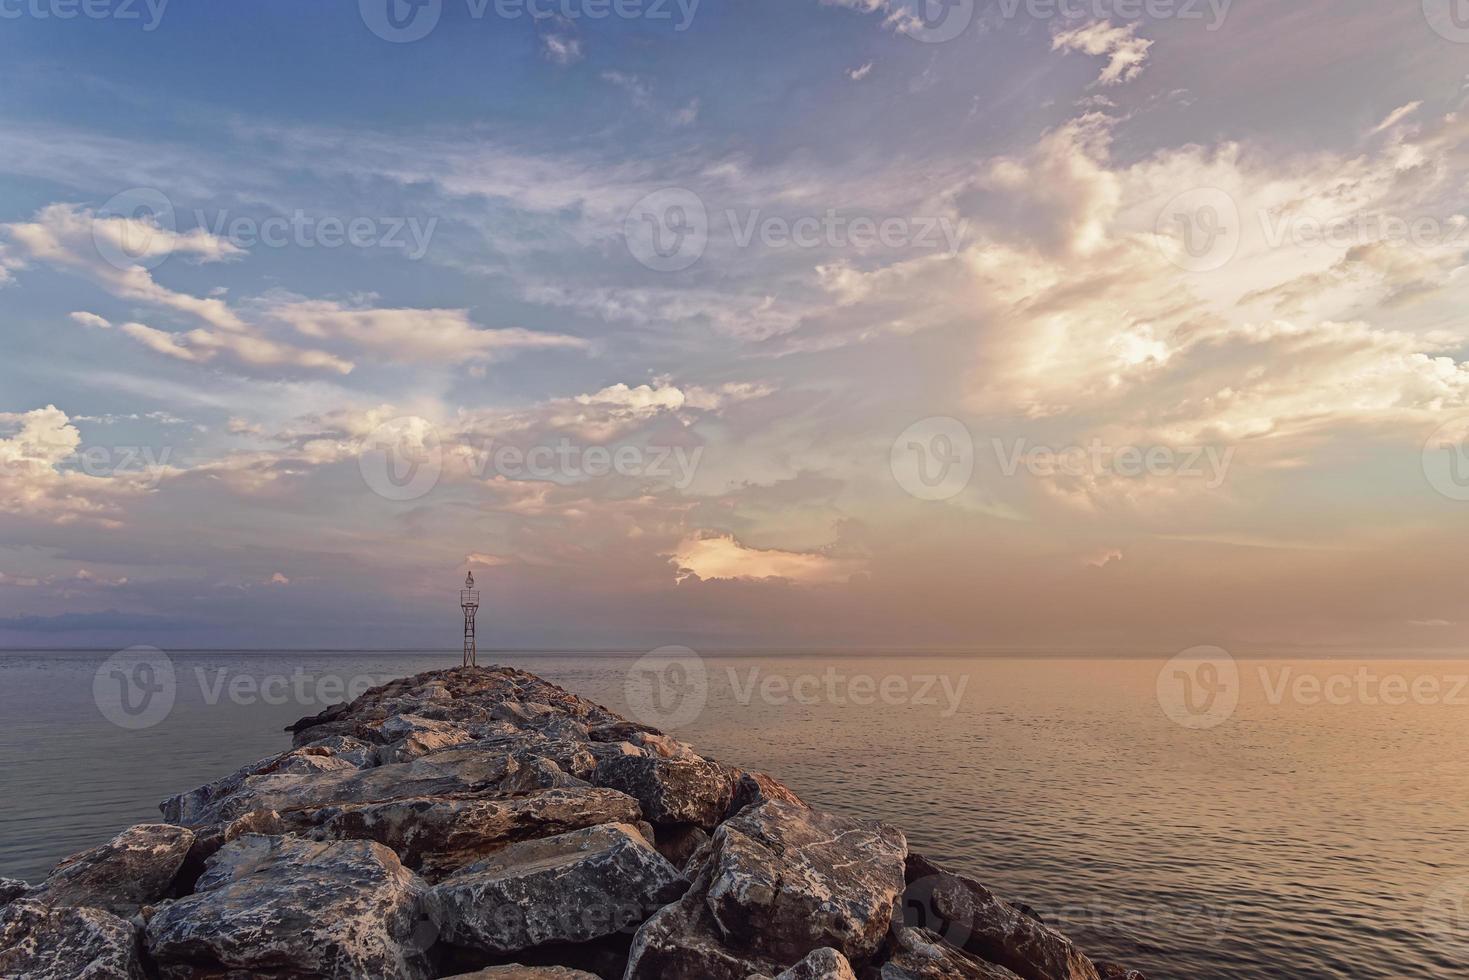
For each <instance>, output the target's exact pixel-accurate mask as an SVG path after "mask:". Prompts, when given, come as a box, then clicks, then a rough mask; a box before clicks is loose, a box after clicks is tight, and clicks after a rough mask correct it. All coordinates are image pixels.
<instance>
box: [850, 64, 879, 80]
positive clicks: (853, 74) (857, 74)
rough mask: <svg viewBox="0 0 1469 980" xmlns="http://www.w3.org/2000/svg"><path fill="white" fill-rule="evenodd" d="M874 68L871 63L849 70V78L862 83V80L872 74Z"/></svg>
mask: <svg viewBox="0 0 1469 980" xmlns="http://www.w3.org/2000/svg"><path fill="white" fill-rule="evenodd" d="M872 66H873V62H871V61H869V62H867V63H866V64H864V65H861V66H860V67H857V68H848V69H847V77H848V78H850V79H851V80H852V81H854V82H860V81H862V79H864V78H866V77H867V76H868V75H871V74H872Z"/></svg>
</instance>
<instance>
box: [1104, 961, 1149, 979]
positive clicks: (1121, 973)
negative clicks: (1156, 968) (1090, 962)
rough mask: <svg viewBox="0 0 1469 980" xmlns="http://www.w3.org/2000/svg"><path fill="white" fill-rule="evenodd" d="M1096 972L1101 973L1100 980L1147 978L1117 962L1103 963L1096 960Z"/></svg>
mask: <svg viewBox="0 0 1469 980" xmlns="http://www.w3.org/2000/svg"><path fill="white" fill-rule="evenodd" d="M1097 972H1098V973H1100V974H1101V975H1102V980H1148V978H1147V977H1145V976H1143V975H1142V974H1141V973H1139V972H1138V971H1137V970H1131V969H1128V968H1127V967H1125V966H1122V965H1121V964H1118V963H1103V962H1101V961H1100V960H1098V961H1097Z"/></svg>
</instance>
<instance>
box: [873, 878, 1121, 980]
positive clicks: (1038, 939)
mask: <svg viewBox="0 0 1469 980" xmlns="http://www.w3.org/2000/svg"><path fill="white" fill-rule="evenodd" d="M907 878H908V885H907V887H906V889H905V890H904V893H903V901H902V903H901V905H900V908H899V910H898V913H897V914H896V915H895V922H896V923H898V928H901V927H902V926H905V925H906V926H914V927H919V928H925V929H929V930H931V931H932V932H934V933H936V934H937V935H939V936H940V937H942V938H943V940H944V941H945V942H947V943H949V944H950V945H953V946H957V947H959V948H961V949H963V950H965V951H967V952H969V953H972V954H973V955H974V956H977V957H978V958H979V959H981V960H986V961H988V962H990V963H998V964H1000V965H1001V966H1005V967H1008V968H1009V969H1010V970H1012V971H1013V972H1015V973H1017V974H1019V975H1020V976H1021V977H1024V978H1025V980H1099V977H1100V975H1099V973H1098V971H1097V968H1096V967H1095V966H1094V965H1093V964H1092V962H1091V960H1089V959H1087V957H1086V956H1084V955H1083V954H1082V953H1081V951H1080V950H1078V949H1077V948H1076V947H1075V946H1073V945H1072V944H1071V941H1070V940H1069V939H1067V938H1066V937H1065V936H1063V935H1061V934H1060V933H1058V932H1056V931H1055V930H1054V929H1051V928H1050V927H1048V926H1046V925H1044V924H1043V923H1041V922H1039V921H1037V920H1036V919H1035V918H1034V917H1032V916H1029V915H1026V914H1025V912H1023V911H1021V910H1020V909H1019V908H1017V907H1016V906H1014V905H1011V904H1010V903H1009V902H1005V901H1003V900H1001V899H999V898H997V897H996V896H995V895H994V893H992V892H991V891H990V890H989V889H988V888H986V887H985V886H984V885H981V884H980V883H979V882H977V881H975V880H974V879H972V878H966V877H965V876H963V875H956V874H953V873H951V872H948V871H945V870H944V869H943V868H941V867H939V866H938V865H936V864H934V863H933V862H932V861H929V860H928V859H927V858H925V857H923V856H922V855H920V854H910V855H909V856H908V862H907Z"/></svg>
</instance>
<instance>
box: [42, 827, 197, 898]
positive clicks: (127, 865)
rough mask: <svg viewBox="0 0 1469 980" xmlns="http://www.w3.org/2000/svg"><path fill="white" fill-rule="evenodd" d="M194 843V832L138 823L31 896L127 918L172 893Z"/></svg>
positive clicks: (74, 859)
mask: <svg viewBox="0 0 1469 980" xmlns="http://www.w3.org/2000/svg"><path fill="white" fill-rule="evenodd" d="M193 845H194V832H193V831H191V830H188V829H186V828H183V827H175V826H172V825H170V824H163V823H152V824H138V825H137V826H136V827H130V828H128V829H127V830H125V831H123V832H122V833H120V834H118V835H117V836H116V837H114V838H113V839H112V840H110V841H108V842H107V843H106V844H102V845H100V846H98V847H94V848H92V849H91V850H88V851H83V852H81V853H80V854H74V855H72V856H71V857H69V858H67V859H66V860H64V861H62V862H61V863H60V864H59V865H57V866H56V870H55V871H53V872H51V874H50V876H49V877H48V878H47V879H46V880H45V881H43V882H42V883H41V884H40V885H39V886H37V887H36V889H35V890H34V891H32V892H31V893H30V894H29V895H28V896H27V897H28V898H32V899H35V900H37V901H41V902H45V903H46V904H48V905H68V906H86V907H89V908H98V909H102V910H104V911H107V912H111V913H113V914H114V915H118V916H122V917H123V918H127V917H129V916H132V915H135V914H137V912H138V911H139V910H140V909H141V908H142V907H143V906H144V905H151V904H153V903H154V902H157V901H159V900H160V899H163V898H167V897H170V896H171V895H172V894H173V887H174V879H175V878H176V877H177V876H178V873H179V870H180V869H181V868H182V867H183V865H184V859H185V858H186V857H188V854H189V850H190V849H191V848H192V847H193Z"/></svg>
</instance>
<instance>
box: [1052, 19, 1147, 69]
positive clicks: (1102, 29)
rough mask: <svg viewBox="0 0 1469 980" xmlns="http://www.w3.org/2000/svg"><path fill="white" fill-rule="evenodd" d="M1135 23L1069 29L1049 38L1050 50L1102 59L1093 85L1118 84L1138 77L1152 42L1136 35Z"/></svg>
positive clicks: (1100, 22)
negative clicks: (1074, 52) (1103, 59)
mask: <svg viewBox="0 0 1469 980" xmlns="http://www.w3.org/2000/svg"><path fill="white" fill-rule="evenodd" d="M1137 29H1138V24H1137V22H1136V21H1134V22H1131V23H1129V24H1127V25H1126V26H1120V25H1113V24H1111V23H1109V22H1107V21H1094V22H1092V23H1090V24H1086V25H1084V26H1082V27H1077V28H1074V29H1072V30H1059V31H1057V32H1056V33H1055V34H1054V35H1053V36H1052V38H1051V50H1052V51H1080V52H1081V53H1083V54H1087V55H1091V56H1092V57H1105V58H1106V59H1107V66H1106V67H1105V68H1103V69H1102V74H1101V75H1100V76H1098V78H1097V80H1096V82H1095V83H1094V84H1095V85H1121V84H1122V83H1123V82H1130V81H1132V80H1133V79H1135V78H1137V77H1138V76H1139V75H1141V74H1142V71H1143V66H1144V65H1145V64H1147V60H1148V49H1149V48H1151V47H1152V46H1153V42H1152V41H1149V40H1148V39H1146V38H1141V37H1138V36H1137Z"/></svg>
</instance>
